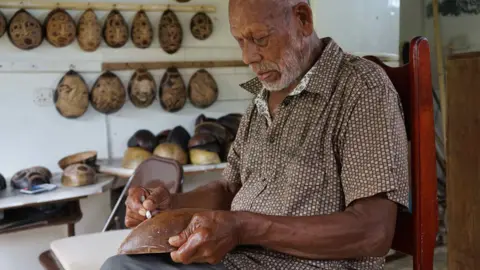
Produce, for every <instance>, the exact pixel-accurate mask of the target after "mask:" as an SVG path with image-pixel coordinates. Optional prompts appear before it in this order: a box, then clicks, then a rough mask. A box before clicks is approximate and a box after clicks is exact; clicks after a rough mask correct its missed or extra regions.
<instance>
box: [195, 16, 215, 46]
mask: <svg viewBox="0 0 480 270" xmlns="http://www.w3.org/2000/svg"><path fill="white" fill-rule="evenodd" d="M190 32H192V35H193V37H195V38H196V39H199V40H205V39H207V38H209V37H210V36H211V35H212V32H213V22H212V20H211V19H210V17H209V16H208V15H207V14H206V13H205V12H198V13H197V14H195V15H194V16H193V17H192V19H191V20H190Z"/></svg>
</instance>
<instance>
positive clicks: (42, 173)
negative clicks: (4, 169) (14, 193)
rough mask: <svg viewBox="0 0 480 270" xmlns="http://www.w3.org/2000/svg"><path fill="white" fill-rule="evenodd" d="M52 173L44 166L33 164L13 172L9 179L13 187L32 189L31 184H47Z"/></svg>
mask: <svg viewBox="0 0 480 270" xmlns="http://www.w3.org/2000/svg"><path fill="white" fill-rule="evenodd" d="M51 179H52V173H51V172H50V170H48V169H47V168H45V167H41V166H35V167H30V168H27V169H23V170H20V171H18V172H17V173H15V174H14V175H13V177H12V179H10V184H11V185H12V187H13V188H15V189H25V188H26V189H29V190H30V189H32V186H35V185H40V184H49V183H50V180H51Z"/></svg>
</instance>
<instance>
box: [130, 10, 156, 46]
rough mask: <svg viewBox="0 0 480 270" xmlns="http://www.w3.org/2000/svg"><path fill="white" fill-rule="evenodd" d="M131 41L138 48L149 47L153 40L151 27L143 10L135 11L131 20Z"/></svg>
mask: <svg viewBox="0 0 480 270" xmlns="http://www.w3.org/2000/svg"><path fill="white" fill-rule="evenodd" d="M131 33H132V42H133V44H134V45H135V46H136V47H137V48H140V49H145V48H148V47H150V45H151V44H152V41H153V27H152V23H151V22H150V19H149V18H148V16H147V13H145V11H143V10H140V11H138V12H137V14H136V15H135V17H134V18H133V22H132V30H131Z"/></svg>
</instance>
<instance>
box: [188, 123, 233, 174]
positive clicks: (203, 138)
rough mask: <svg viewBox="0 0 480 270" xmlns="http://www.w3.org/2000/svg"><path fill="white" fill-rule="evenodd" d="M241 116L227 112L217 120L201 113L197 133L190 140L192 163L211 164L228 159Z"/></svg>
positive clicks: (196, 127) (196, 128)
mask: <svg viewBox="0 0 480 270" xmlns="http://www.w3.org/2000/svg"><path fill="white" fill-rule="evenodd" d="M241 117H242V115H241V114H227V115H224V116H222V117H220V118H218V119H217V120H215V119H212V118H207V117H205V116H204V115H203V114H201V115H199V116H198V117H197V119H196V121H195V122H196V126H195V133H194V135H193V137H192V138H191V139H190V141H189V142H188V148H189V154H190V160H191V163H192V164H194V165H209V164H218V163H220V162H222V161H226V159H227V155H228V152H229V150H230V146H231V144H232V143H233V141H234V139H235V136H236V134H237V130H238V126H239V125H240V120H241Z"/></svg>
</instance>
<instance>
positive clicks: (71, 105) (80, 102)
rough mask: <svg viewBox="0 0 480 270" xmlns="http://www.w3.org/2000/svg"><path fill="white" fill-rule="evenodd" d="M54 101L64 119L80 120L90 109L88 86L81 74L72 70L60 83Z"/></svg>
mask: <svg viewBox="0 0 480 270" xmlns="http://www.w3.org/2000/svg"><path fill="white" fill-rule="evenodd" d="M53 101H54V102H55V108H56V109H57V111H58V112H59V113H60V114H61V115H62V116H63V117H65V118H78V117H80V116H82V115H83V114H84V113H85V112H86V111H87V109H88V103H89V97H88V85H87V83H86V82H85V80H84V79H83V78H82V76H81V75H80V74H78V73H77V72H75V71H73V70H70V71H68V72H67V73H66V74H65V75H64V76H63V77H62V79H61V80H60V82H59V83H58V85H57V89H56V90H55V94H54V95H53Z"/></svg>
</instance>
